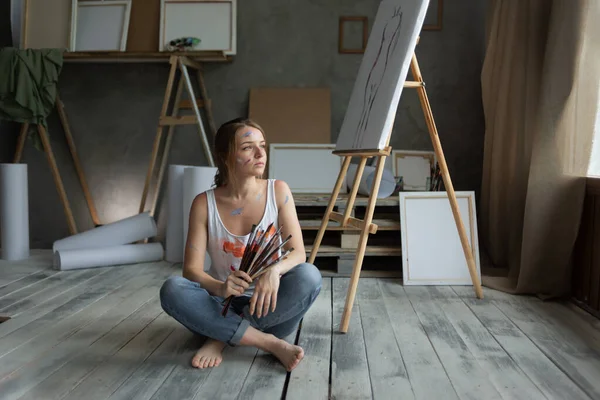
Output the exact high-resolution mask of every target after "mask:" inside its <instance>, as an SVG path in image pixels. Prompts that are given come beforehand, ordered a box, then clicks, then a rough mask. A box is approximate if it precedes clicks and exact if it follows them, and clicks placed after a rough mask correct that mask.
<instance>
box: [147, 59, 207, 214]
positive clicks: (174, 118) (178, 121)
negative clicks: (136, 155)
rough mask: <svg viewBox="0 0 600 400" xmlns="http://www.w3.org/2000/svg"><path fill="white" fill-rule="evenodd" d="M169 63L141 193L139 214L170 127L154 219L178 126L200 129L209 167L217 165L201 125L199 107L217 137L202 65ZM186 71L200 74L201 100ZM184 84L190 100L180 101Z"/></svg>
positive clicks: (182, 62)
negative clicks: (190, 112) (188, 112)
mask: <svg viewBox="0 0 600 400" xmlns="http://www.w3.org/2000/svg"><path fill="white" fill-rule="evenodd" d="M169 63H170V64H171V69H170V71H169V80H168V81H167V89H166V91H165V97H164V99H163V105H162V110H161V113H160V118H159V120H158V129H157V131H156V137H155V139H154V146H153V148H152V156H151V158H150V166H149V167H148V174H147V175H146V183H145V184H144V192H143V193H142V201H141V202H140V209H139V212H140V213H142V212H144V210H145V208H146V199H147V197H148V190H149V186H150V181H151V179H152V175H153V173H154V168H155V165H156V159H157V156H158V149H159V147H160V145H161V141H162V134H163V128H164V127H165V126H168V127H169V131H168V132H167V138H166V141H165V148H164V150H163V153H162V159H161V164H160V168H159V171H158V181H157V184H156V195H155V196H154V201H153V202H152V207H151V209H150V215H151V216H154V212H155V211H156V204H157V202H158V197H159V196H158V195H159V193H160V188H161V185H162V180H163V178H164V173H165V169H166V166H167V160H168V155H169V151H170V149H171V143H172V141H173V132H174V130H175V126H177V125H198V128H199V134H200V139H201V141H202V144H203V147H204V154H205V155H206V158H207V160H208V163H209V165H210V166H211V167H214V165H215V163H214V161H213V157H212V153H211V151H210V145H209V144H208V139H207V137H206V131H205V129H204V125H203V122H202V116H201V115H200V109H199V107H203V108H204V110H205V112H206V117H207V119H208V123H209V127H210V130H211V133H212V135H213V136H214V135H215V133H216V128H215V124H214V120H213V116H212V108H211V101H210V99H209V98H208V94H207V91H206V87H205V85H204V77H203V74H202V65H201V64H200V63H198V62H196V61H193V60H191V59H189V58H188V57H186V56H171V57H170V59H169ZM187 67H191V68H194V69H196V70H197V77H198V84H199V86H200V92H201V96H202V99H197V98H196V96H195V94H194V89H193V87H192V82H191V80H190V75H189V72H188V69H187ZM177 70H180V71H181V77H180V79H179V83H178V84H177V91H176V93H175V100H174V104H173V108H172V114H171V115H167V110H168V109H169V105H170V103H171V95H172V93H173V86H174V82H175V75H176V73H177ZM184 84H185V87H186V90H187V92H188V95H189V97H190V99H191V100H187V101H186V100H181V94H182V92H183V86H184ZM184 108H191V109H193V110H194V114H195V115H182V116H180V115H178V114H179V110H180V109H184Z"/></svg>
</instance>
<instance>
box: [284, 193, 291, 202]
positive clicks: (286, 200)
mask: <svg viewBox="0 0 600 400" xmlns="http://www.w3.org/2000/svg"><path fill="white" fill-rule="evenodd" d="M289 200H290V196H288V195H285V203H283V204H287V202H288V201H289Z"/></svg>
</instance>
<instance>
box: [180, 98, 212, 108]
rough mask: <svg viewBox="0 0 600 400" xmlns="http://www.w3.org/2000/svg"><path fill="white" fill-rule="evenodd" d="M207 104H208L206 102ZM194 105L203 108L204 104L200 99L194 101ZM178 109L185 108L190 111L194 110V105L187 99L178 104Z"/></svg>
mask: <svg viewBox="0 0 600 400" xmlns="http://www.w3.org/2000/svg"><path fill="white" fill-rule="evenodd" d="M207 103H208V101H207ZM196 105H198V107H204V106H205V104H204V102H203V101H202V100H201V99H196ZM179 108H186V109H187V108H189V109H192V108H194V104H193V103H192V101H191V100H189V99H185V100H181V101H180V102H179Z"/></svg>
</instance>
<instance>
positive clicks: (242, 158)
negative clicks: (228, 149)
mask: <svg viewBox="0 0 600 400" xmlns="http://www.w3.org/2000/svg"><path fill="white" fill-rule="evenodd" d="M235 142H236V152H235V162H236V166H237V168H236V171H237V172H238V173H239V174H241V175H245V176H260V175H262V174H263V172H264V170H265V164H266V163H267V151H266V143H265V139H264V136H263V134H262V132H261V131H260V130H258V129H256V128H253V127H250V126H245V127H243V128H240V129H238V131H237V132H236V133H235Z"/></svg>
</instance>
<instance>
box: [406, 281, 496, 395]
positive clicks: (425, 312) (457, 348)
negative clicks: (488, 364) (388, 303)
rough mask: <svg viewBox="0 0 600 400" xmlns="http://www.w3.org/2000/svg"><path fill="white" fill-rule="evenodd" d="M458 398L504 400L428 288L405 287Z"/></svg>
mask: <svg viewBox="0 0 600 400" xmlns="http://www.w3.org/2000/svg"><path fill="white" fill-rule="evenodd" d="M404 290H405V292H406V294H407V295H408V299H409V301H410V302H411V304H412V306H413V308H414V310H415V312H416V313H417V316H418V317H419V320H420V321H421V324H422V325H423V328H424V329H425V332H426V333H427V335H428V336H429V340H431V344H432V345H433V348H434V349H435V351H436V353H437V355H438V357H439V358H440V360H441V361H442V364H444V368H445V369H446V372H447V374H448V377H449V378H450V382H452V385H453V386H454V388H455V390H456V392H457V393H458V395H459V397H460V398H462V399H473V400H475V399H477V400H479V399H481V398H485V399H501V396H500V393H498V391H497V390H496V388H495V387H494V385H493V384H492V383H491V382H490V380H489V376H488V374H486V373H485V372H484V371H483V370H482V367H481V365H480V364H479V363H478V362H477V360H476V358H475V356H473V353H471V351H470V350H469V348H468V347H467V345H466V344H465V342H464V341H463V340H462V339H461V337H460V335H459V334H458V333H457V332H456V330H455V329H454V327H453V326H452V324H451V323H450V322H449V321H448V319H447V318H446V316H445V315H444V314H443V313H442V311H441V310H440V309H439V307H438V305H437V303H436V301H435V300H433V299H431V298H430V297H429V295H428V290H427V288H425V287H418V286H406V287H405V288H404Z"/></svg>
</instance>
